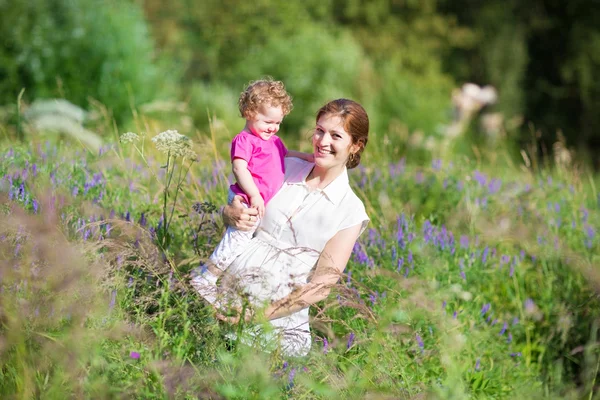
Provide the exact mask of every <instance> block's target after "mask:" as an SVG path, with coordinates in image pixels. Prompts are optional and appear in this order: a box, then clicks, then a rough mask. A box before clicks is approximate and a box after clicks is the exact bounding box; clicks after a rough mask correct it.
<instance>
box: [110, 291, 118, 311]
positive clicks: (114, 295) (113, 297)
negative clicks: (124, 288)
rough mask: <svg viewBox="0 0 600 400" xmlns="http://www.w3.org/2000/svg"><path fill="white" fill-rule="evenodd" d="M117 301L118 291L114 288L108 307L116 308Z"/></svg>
mask: <svg viewBox="0 0 600 400" xmlns="http://www.w3.org/2000/svg"><path fill="white" fill-rule="evenodd" d="M116 301H117V291H116V290H113V291H112V292H111V293H110V303H109V304H108V309H109V310H112V309H113V308H115V303H116Z"/></svg>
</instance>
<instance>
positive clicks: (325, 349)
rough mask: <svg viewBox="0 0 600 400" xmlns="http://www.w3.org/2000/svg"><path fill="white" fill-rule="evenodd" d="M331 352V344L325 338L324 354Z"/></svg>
mask: <svg viewBox="0 0 600 400" xmlns="http://www.w3.org/2000/svg"><path fill="white" fill-rule="evenodd" d="M328 352H329V342H328V341H327V338H323V354H327V353H328Z"/></svg>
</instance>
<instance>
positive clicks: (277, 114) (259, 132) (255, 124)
mask: <svg viewBox="0 0 600 400" xmlns="http://www.w3.org/2000/svg"><path fill="white" fill-rule="evenodd" d="M281 121H283V110H282V109H281V106H277V107H273V106H266V105H263V106H261V107H260V109H259V110H258V111H257V112H256V114H255V115H254V117H253V118H250V119H248V120H246V128H247V129H248V130H249V131H250V132H251V133H252V134H253V135H255V136H258V137H259V138H261V139H262V140H269V139H270V138H271V137H272V136H273V135H275V134H276V133H277V132H278V131H279V125H281Z"/></svg>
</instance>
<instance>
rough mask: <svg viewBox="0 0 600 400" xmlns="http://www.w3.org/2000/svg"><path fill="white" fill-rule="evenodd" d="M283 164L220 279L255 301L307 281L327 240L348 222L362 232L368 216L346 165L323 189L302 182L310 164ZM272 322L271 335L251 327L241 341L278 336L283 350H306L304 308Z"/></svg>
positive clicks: (283, 293) (295, 160)
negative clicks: (281, 178)
mask: <svg viewBox="0 0 600 400" xmlns="http://www.w3.org/2000/svg"><path fill="white" fill-rule="evenodd" d="M285 163H286V166H285V182H284V184H283V186H282V188H281V189H280V190H279V192H277V194H276V195H275V196H274V197H273V198H272V199H271V201H270V202H269V203H268V205H267V207H266V210H265V216H264V218H263V220H262V222H261V224H260V226H259V228H258V229H257V231H256V235H255V236H254V237H253V238H252V240H251V241H250V244H249V245H248V246H246V248H245V249H244V250H243V251H242V253H241V254H240V255H239V256H238V257H237V258H236V259H235V260H234V261H233V263H232V264H231V265H230V266H229V268H228V270H227V275H228V279H226V280H225V282H226V283H224V284H223V286H224V287H225V288H224V289H225V290H229V287H227V286H230V285H232V284H231V282H233V281H234V280H235V281H236V282H237V285H239V288H241V289H242V291H243V292H245V294H247V295H248V299H249V301H250V302H251V303H252V304H254V305H259V306H260V305H263V304H264V303H270V302H273V301H277V300H279V299H281V298H283V297H285V296H287V295H289V294H290V293H291V292H292V291H293V290H294V289H295V288H297V287H299V286H302V285H304V284H306V283H307V280H308V277H309V274H310V273H311V271H312V270H313V268H314V267H315V265H316V262H317V260H318V258H319V256H320V254H321V251H322V250H323V248H324V247H325V245H326V244H327V242H328V241H329V240H330V239H331V238H332V237H333V236H335V234H336V233H338V232H339V231H341V230H343V229H346V228H349V227H352V226H356V225H361V226H362V227H361V233H362V231H363V230H364V228H365V227H366V225H367V223H368V220H369V217H368V216H367V214H366V212H365V207H364V205H363V203H362V201H361V200H360V199H359V198H358V197H357V196H356V195H355V194H354V192H353V191H352V189H351V188H350V185H349V182H348V172H347V171H346V169H344V171H343V172H342V174H341V175H340V176H339V177H337V178H336V179H335V180H334V181H333V182H331V183H330V184H329V185H328V186H327V187H326V188H325V189H322V190H321V189H311V188H309V187H308V185H307V184H306V177H307V176H308V174H309V173H310V172H311V170H312V169H313V167H314V164H313V163H309V162H307V161H304V160H300V159H298V158H291V157H288V158H286V159H285ZM227 282H228V283H227ZM238 299H239V298H238ZM270 323H271V325H272V327H273V328H274V329H273V332H271V333H270V334H268V335H265V334H264V333H263V334H259V333H257V330H258V328H257V327H254V329H249V330H247V332H245V334H244V337H243V338H242V340H244V341H245V342H248V341H255V340H258V341H259V342H264V341H265V340H268V339H272V338H274V337H275V335H276V336H277V337H278V339H279V344H280V345H281V349H282V351H283V352H284V353H285V354H286V355H292V356H301V355H306V354H307V353H308V351H309V349H310V345H311V337H310V330H309V326H308V308H305V309H303V310H301V311H298V312H296V313H294V314H292V315H290V316H288V317H283V318H278V319H274V320H271V321H270ZM271 342H272V341H271ZM271 344H272V343H271Z"/></svg>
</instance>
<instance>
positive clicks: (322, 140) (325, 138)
mask: <svg viewBox="0 0 600 400" xmlns="http://www.w3.org/2000/svg"><path fill="white" fill-rule="evenodd" d="M330 139H331V137H330V136H329V135H328V134H323V135H321V136H320V137H319V143H320V144H321V145H324V144H328V143H329V142H330Z"/></svg>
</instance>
